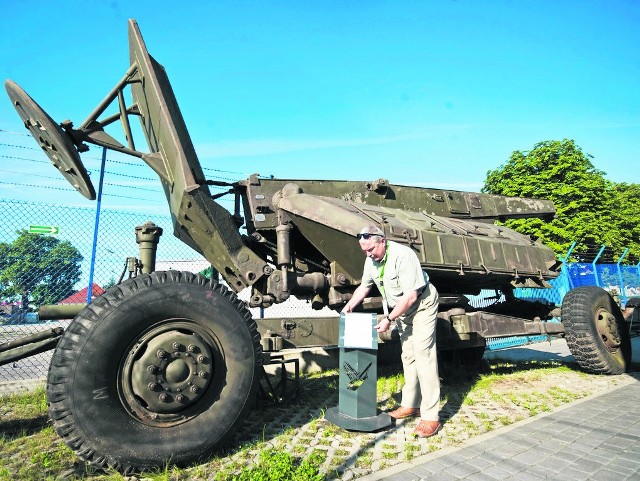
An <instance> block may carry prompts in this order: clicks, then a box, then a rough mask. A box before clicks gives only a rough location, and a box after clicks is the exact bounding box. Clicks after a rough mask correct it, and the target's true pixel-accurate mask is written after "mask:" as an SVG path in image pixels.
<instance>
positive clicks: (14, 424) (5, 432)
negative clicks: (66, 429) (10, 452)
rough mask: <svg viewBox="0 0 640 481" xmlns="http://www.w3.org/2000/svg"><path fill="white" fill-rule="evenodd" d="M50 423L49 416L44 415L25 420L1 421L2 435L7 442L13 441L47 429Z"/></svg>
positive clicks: (0, 429) (0, 431)
mask: <svg viewBox="0 0 640 481" xmlns="http://www.w3.org/2000/svg"><path fill="white" fill-rule="evenodd" d="M49 423H50V421H49V416H48V415H44V414H43V415H40V416H34V417H31V418H24V419H8V420H1V421H0V433H2V436H3V437H4V439H5V441H13V440H15V439H18V438H22V437H25V436H31V435H32V434H36V433H38V432H40V431H42V430H43V429H44V428H45V427H47V425H49Z"/></svg>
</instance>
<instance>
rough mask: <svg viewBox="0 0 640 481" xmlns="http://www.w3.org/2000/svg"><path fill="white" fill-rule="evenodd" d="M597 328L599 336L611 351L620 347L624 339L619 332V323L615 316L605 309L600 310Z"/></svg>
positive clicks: (597, 313) (597, 317) (597, 316)
mask: <svg viewBox="0 0 640 481" xmlns="http://www.w3.org/2000/svg"><path fill="white" fill-rule="evenodd" d="M596 328H597V329H598V334H599V335H600V338H601V339H602V341H603V342H604V345H605V346H606V347H607V349H608V350H609V351H613V350H615V349H617V348H618V347H620V344H621V343H622V339H621V337H620V333H619V332H618V323H617V322H616V318H615V316H614V315H613V314H611V313H610V312H609V311H607V310H605V309H599V310H598V311H597V312H596Z"/></svg>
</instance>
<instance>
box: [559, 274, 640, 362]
mask: <svg viewBox="0 0 640 481" xmlns="http://www.w3.org/2000/svg"><path fill="white" fill-rule="evenodd" d="M561 316H562V323H563V324H564V326H565V334H566V339H567V344H568V346H569V350H570V351H571V354H573V357H575V359H576V361H577V362H578V364H579V365H580V367H581V368H582V369H583V370H585V371H587V372H590V373H594V374H622V373H624V372H626V371H627V370H628V369H629V365H630V364H631V339H630V338H629V330H628V327H627V325H626V323H625V321H624V318H623V316H622V312H621V311H620V308H619V307H618V305H617V304H616V303H615V301H614V300H613V298H612V297H611V296H610V295H609V293H608V292H607V291H605V290H604V289H601V288H599V287H596V286H584V287H578V288H576V289H572V290H571V291H569V292H568V293H567V294H566V295H565V296H564V299H563V300H562V313H561Z"/></svg>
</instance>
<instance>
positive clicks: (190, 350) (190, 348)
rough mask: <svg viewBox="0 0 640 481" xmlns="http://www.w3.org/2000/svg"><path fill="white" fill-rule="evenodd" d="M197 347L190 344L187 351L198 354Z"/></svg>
mask: <svg viewBox="0 0 640 481" xmlns="http://www.w3.org/2000/svg"><path fill="white" fill-rule="evenodd" d="M196 349H197V348H196V346H194V345H193V344H189V346H188V347H187V351H189V352H196Z"/></svg>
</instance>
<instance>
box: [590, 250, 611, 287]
mask: <svg viewBox="0 0 640 481" xmlns="http://www.w3.org/2000/svg"><path fill="white" fill-rule="evenodd" d="M605 247H607V246H606V245H604V244H603V245H602V247H600V251H599V252H598V255H597V256H596V258H595V259H593V262H592V263H591V266H592V267H593V277H594V278H595V280H596V286H598V287H602V286H601V285H600V279H599V278H598V270H597V269H596V262H598V259H599V258H600V256H601V255H602V251H604V249H605Z"/></svg>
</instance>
